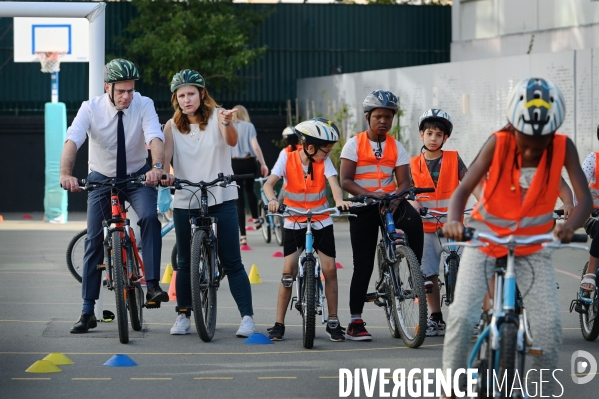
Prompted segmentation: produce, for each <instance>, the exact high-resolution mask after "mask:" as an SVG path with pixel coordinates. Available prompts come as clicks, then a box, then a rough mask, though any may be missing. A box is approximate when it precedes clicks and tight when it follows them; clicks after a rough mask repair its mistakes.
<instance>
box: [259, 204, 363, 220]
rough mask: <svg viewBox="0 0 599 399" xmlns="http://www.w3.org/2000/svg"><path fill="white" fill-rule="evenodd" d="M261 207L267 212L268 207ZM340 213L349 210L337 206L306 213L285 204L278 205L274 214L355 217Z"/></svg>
mask: <svg viewBox="0 0 599 399" xmlns="http://www.w3.org/2000/svg"><path fill="white" fill-rule="evenodd" d="M262 207H263V209H264V210H265V211H267V210H268V205H263V206H262ZM289 211H291V212H293V214H291V213H289ZM330 212H334V213H330ZM341 212H349V210H347V209H343V208H342V207H340V206H337V207H332V208H327V209H323V210H322V211H316V212H313V211H312V210H310V209H308V210H307V211H303V210H301V209H296V208H291V207H289V206H287V205H285V204H281V203H279V209H277V212H276V213H279V214H284V213H287V214H289V215H290V216H294V215H297V216H308V215H310V216H314V215H324V214H325V213H329V216H331V217H338V216H355V215H353V214H347V215H342V214H341Z"/></svg>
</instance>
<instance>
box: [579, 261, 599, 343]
mask: <svg viewBox="0 0 599 399" xmlns="http://www.w3.org/2000/svg"><path fill="white" fill-rule="evenodd" d="M588 267H589V263H588V262H587V264H586V265H584V268H583V270H582V274H583V275H585V274H586V272H587V268H588ZM595 283H599V281H596V282H595ZM591 299H592V300H593V302H592V303H591V304H590V305H584V307H583V309H584V310H585V312H584V313H580V315H579V319H580V330H581V331H582V336H583V337H584V339H585V340H587V341H594V340H596V339H597V336H599V292H598V289H597V288H595V291H593V292H591Z"/></svg>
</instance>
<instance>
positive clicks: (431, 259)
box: [410, 109, 478, 337]
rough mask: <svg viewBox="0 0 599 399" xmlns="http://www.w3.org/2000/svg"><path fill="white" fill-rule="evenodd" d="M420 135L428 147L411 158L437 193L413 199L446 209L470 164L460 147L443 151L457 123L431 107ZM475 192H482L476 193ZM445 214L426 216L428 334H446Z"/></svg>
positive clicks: (417, 174)
mask: <svg viewBox="0 0 599 399" xmlns="http://www.w3.org/2000/svg"><path fill="white" fill-rule="evenodd" d="M418 129H419V130H420V139H421V140H422V143H423V146H422V149H423V150H424V151H423V152H422V153H421V154H419V155H416V156H415V157H413V158H411V159H410V172H411V174H412V182H413V183H414V186H415V187H435V192H434V193H426V194H422V195H420V196H419V197H418V198H417V201H411V204H412V206H413V207H414V209H416V210H417V211H419V210H420V209H421V207H427V208H429V209H434V210H437V211H440V212H446V211H447V206H448V205H449V199H450V198H451V195H452V194H453V192H454V190H455V189H456V188H457V186H458V184H459V183H460V180H462V178H463V177H464V175H465V174H466V172H467V171H468V168H466V165H465V164H464V162H463V161H462V159H461V158H460V156H459V155H458V152H457V151H446V150H445V151H443V150H441V148H442V147H443V145H444V144H445V143H446V142H447V140H448V139H449V137H450V136H451V132H452V130H453V124H452V123H451V117H450V116H449V114H448V113H447V112H445V111H443V110H440V109H429V110H428V111H426V112H425V113H423V114H422V116H420V119H419V120H418ZM475 196H476V197H477V198H478V196H477V195H476V193H475ZM445 220H446V218H445V217H442V218H439V219H438V220H437V219H423V221H422V225H423V228H424V247H423V251H422V273H423V274H424V278H425V287H426V292H427V294H426V302H427V304H428V308H429V310H430V318H429V321H428V327H427V329H426V336H427V337H431V336H436V335H438V336H443V335H445V322H444V321H443V314H442V313H441V299H440V290H439V263H440V261H441V254H442V252H443V247H442V246H441V243H442V242H444V241H446V239H440V238H439V237H438V236H437V230H438V229H440V228H442V227H443V222H444V221H445Z"/></svg>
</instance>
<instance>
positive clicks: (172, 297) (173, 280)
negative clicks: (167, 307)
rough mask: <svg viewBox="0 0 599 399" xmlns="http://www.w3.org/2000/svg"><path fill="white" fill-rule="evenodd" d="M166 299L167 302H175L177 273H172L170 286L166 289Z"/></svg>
mask: <svg viewBox="0 0 599 399" xmlns="http://www.w3.org/2000/svg"><path fill="white" fill-rule="evenodd" d="M168 299H169V301H176V300H177V271H176V270H175V271H173V277H172V278H171V285H170V286H169V287H168Z"/></svg>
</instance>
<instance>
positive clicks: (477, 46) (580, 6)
mask: <svg viewBox="0 0 599 399" xmlns="http://www.w3.org/2000/svg"><path fill="white" fill-rule="evenodd" d="M533 35H534V38H533ZM531 44H532V47H531ZM596 47H599V1H593V0H454V2H453V6H452V45H451V60H452V61H465V60H473V59H483V58H491V57H500V56H511V55H523V54H527V52H528V51H529V49H530V53H531V54H539V53H546V52H560V51H565V50H579V49H589V48H596Z"/></svg>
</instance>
